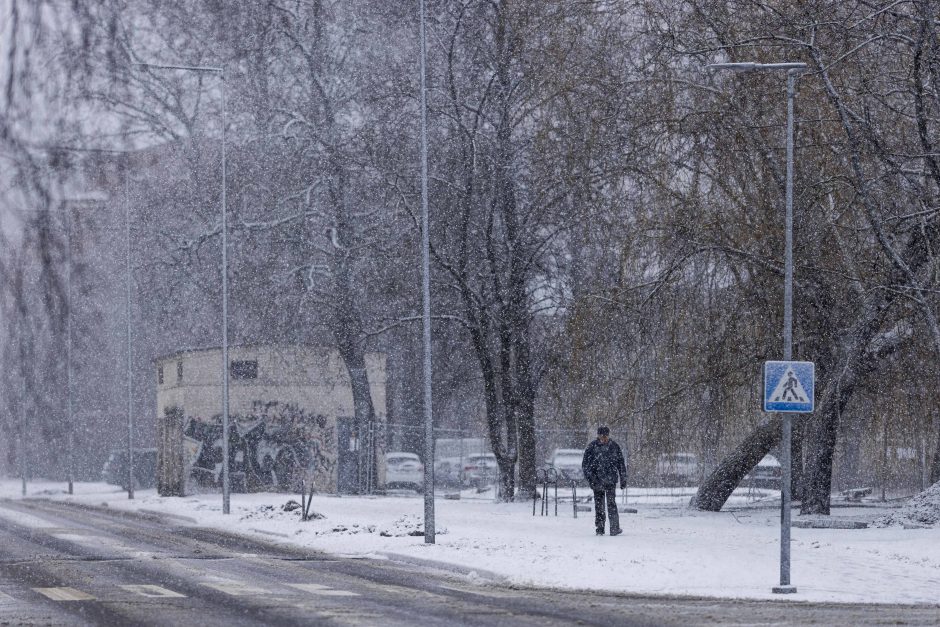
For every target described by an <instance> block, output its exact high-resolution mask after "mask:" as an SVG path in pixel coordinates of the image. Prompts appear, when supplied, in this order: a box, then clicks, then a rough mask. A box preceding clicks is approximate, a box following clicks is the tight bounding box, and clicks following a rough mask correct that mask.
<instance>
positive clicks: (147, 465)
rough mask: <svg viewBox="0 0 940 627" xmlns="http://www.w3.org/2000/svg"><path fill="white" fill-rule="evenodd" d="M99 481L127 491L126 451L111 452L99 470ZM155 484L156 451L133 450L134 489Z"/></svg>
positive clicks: (149, 449) (148, 449) (147, 449)
mask: <svg viewBox="0 0 940 627" xmlns="http://www.w3.org/2000/svg"><path fill="white" fill-rule="evenodd" d="M101 480H102V481H104V482H105V483H110V484H113V485H119V486H121V488H122V489H124V490H126V489H127V450H126V449H124V450H118V451H111V454H110V455H108V461H106V462H105V463H104V468H102V469H101ZM156 484H157V449H155V448H138V449H134V489H137V488H142V489H146V488H152V487H154V486H155V485H156Z"/></svg>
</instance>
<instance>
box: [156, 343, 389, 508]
mask: <svg viewBox="0 0 940 627" xmlns="http://www.w3.org/2000/svg"><path fill="white" fill-rule="evenodd" d="M229 360H230V362H238V361H257V364H258V367H257V377H256V378H254V379H237V378H232V379H230V381H229V413H230V415H232V416H236V415H241V416H245V415H249V414H252V413H257V412H256V411H255V410H256V409H257V406H258V404H259V403H260V404H266V403H278V404H279V405H280V406H283V405H295V406H296V407H298V408H300V409H302V410H303V411H304V412H306V413H308V414H313V415H320V416H324V417H325V418H326V419H327V420H328V423H329V427H330V428H331V430H332V432H333V434H334V435H335V433H336V421H337V418H350V417H352V416H353V415H354V410H353V398H352V387H351V385H350V381H349V376H348V373H347V371H346V367H345V364H344V363H343V360H342V359H341V357H340V355H339V352H338V351H336V350H330V349H321V348H307V347H297V346H238V347H232V348H230V349H229ZM221 361H222V351H221V349H204V350H193V351H183V352H180V353H176V354H173V355H168V356H166V357H163V358H159V359H157V360H155V366H156V368H155V369H154V370H155V373H154V374H155V376H158V375H157V373H158V372H159V371H160V369H161V368H162V383H161V382H159V381H158V383H157V407H156V416H157V423H158V424H157V433H158V445H159V448H160V449H161V451H162V452H161V470H160V477H159V479H160V481H159V483H160V484H161V485H166V486H167V488H168V489H171V488H172V487H173V486H178V485H179V482H180V480H181V479H183V480H184V482H185V476H184V474H183V473H185V471H184V469H183V468H182V462H181V458H180V457H179V453H178V451H179V450H180V448H181V446H182V441H183V437H182V433H177V431H179V430H180V428H185V425H187V424H188V423H189V419H190V418H194V419H196V420H197V421H199V422H211V421H212V419H213V417H215V416H219V415H221V413H222V363H221ZM366 367H367V369H368V373H369V383H370V390H371V394H372V402H373V405H374V406H375V412H376V419H377V421H378V422H384V421H385V408H386V373H385V356H384V355H383V354H378V353H369V354H367V355H366ZM174 407H178V408H181V409H182V411H183V416H184V418H183V421H182V427H180V426H179V425H177V424H175V423H176V421H174V420H168V419H167V411H168V410H170V409H172V408H174ZM170 423H173V424H170ZM332 446H333V448H334V450H332V451H330V452H324V453H326V454H332V456H333V457H332V459H333V460H334V461H335V458H336V450H335V437H334V438H333V445H332ZM382 452H384V451H376V455H377V456H379V458H380V459H381V453H382ZM376 470H377V472H378V475H379V476H378V477H377V483H378V484H379V485H382V484H384V471H385V468H384V464H383V463H379V464H377V468H376ZM331 475H332V476H330V477H323V476H319V477H316V478H314V479H313V480H314V482H315V484H317V486H318V488H319V489H324V490H331V489H332V490H335V487H336V471H335V468H334V470H333V472H332V473H331ZM162 493H163V491H161V494H162Z"/></svg>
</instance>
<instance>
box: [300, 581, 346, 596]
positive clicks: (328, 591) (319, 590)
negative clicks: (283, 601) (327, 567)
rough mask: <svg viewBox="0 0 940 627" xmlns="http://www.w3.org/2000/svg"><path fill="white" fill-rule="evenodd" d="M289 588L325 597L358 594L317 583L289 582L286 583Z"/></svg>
mask: <svg viewBox="0 0 940 627" xmlns="http://www.w3.org/2000/svg"><path fill="white" fill-rule="evenodd" d="M287 585H288V586H290V587H291V588H297V589H298V590H303V591H304V592H309V593H310V594H318V595H320V596H327V597H357V596H359V595H358V594H357V593H355V592H350V591H349V590H334V589H333V588H331V587H329V586H324V585H321V584H318V583H289V584H287Z"/></svg>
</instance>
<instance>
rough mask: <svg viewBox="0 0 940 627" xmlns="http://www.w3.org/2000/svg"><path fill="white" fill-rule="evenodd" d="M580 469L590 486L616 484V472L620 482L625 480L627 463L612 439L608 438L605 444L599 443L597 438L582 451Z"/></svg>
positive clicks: (610, 485)
mask: <svg viewBox="0 0 940 627" xmlns="http://www.w3.org/2000/svg"><path fill="white" fill-rule="evenodd" d="M581 470H583V471H584V478H585V479H587V481H588V483H589V484H591V487H592V488H593V487H605V488H609V487H612V486H615V485H617V483H618V482H617V475H618V473H619V475H620V483H621V484H623V483H624V482H626V480H627V464H626V462H625V461H624V459H623V451H621V450H620V445H619V444H617V443H616V442H614V441H613V440H608V441H607V444H601V443H600V441H599V440H594V441H593V442H591V443H590V444H589V445H588V447H587V449H586V450H585V451H584V459H583V460H582V461H581Z"/></svg>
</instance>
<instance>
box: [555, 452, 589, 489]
mask: <svg viewBox="0 0 940 627" xmlns="http://www.w3.org/2000/svg"><path fill="white" fill-rule="evenodd" d="M583 459H584V451H582V450H581V449H576V448H556V449H555V451H554V452H553V453H552V457H551V459H549V460H548V462H546V465H547V466H548V467H549V468H554V469H555V470H556V471H558V480H559V482H560V483H561V484H565V485H567V484H568V483H569V482H570V481H574V482H576V483H583V482H584V471H583V470H581V461H582V460H583Z"/></svg>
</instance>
